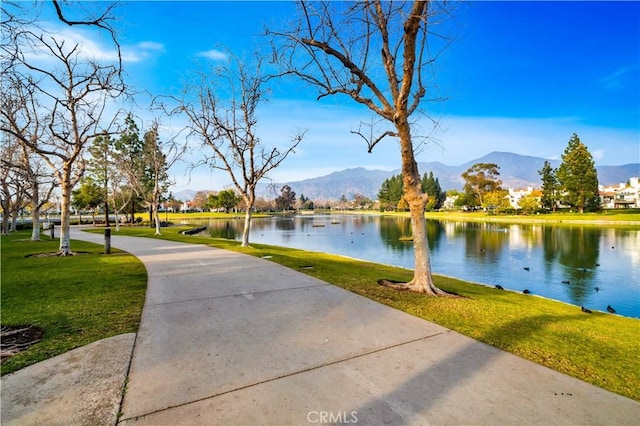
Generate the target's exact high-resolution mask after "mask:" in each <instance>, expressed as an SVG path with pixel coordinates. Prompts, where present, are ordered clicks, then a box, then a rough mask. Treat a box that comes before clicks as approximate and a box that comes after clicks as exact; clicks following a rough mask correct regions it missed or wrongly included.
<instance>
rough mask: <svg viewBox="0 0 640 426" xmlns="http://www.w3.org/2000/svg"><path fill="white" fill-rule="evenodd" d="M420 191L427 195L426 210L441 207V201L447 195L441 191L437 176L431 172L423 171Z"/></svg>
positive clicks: (442, 201)
mask: <svg viewBox="0 0 640 426" xmlns="http://www.w3.org/2000/svg"><path fill="white" fill-rule="evenodd" d="M422 192H424V193H425V194H427V195H428V196H429V199H428V200H427V205H426V207H425V209H426V210H427V211H433V210H438V209H439V208H440V207H442V203H444V200H445V199H446V198H447V195H446V194H445V193H444V192H443V191H442V188H441V187H440V182H439V181H438V178H434V177H433V172H429V174H428V175H427V173H426V172H425V173H424V175H422Z"/></svg>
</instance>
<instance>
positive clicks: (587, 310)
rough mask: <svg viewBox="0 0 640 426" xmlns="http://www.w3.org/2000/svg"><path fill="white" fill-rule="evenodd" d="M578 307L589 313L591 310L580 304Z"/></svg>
mask: <svg viewBox="0 0 640 426" xmlns="http://www.w3.org/2000/svg"><path fill="white" fill-rule="evenodd" d="M580 309H582V312H584V313H585V314H590V313H591V310H590V309H587V308H585V307H584V306H580Z"/></svg>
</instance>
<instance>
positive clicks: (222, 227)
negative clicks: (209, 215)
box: [207, 220, 242, 240]
mask: <svg viewBox="0 0 640 426" xmlns="http://www.w3.org/2000/svg"><path fill="white" fill-rule="evenodd" d="M239 226H240V223H239V222H238V221H230V220H212V221H209V223H208V224H207V228H208V230H209V235H211V236H212V237H213V238H226V239H229V240H235V239H237V238H238V236H239V235H240V233H241V232H242V230H241V229H240V228H239Z"/></svg>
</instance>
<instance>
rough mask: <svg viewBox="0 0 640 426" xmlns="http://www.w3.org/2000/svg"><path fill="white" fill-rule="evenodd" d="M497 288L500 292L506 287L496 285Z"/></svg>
mask: <svg viewBox="0 0 640 426" xmlns="http://www.w3.org/2000/svg"><path fill="white" fill-rule="evenodd" d="M496 288H497V289H498V290H504V287H502V286H501V285H500V284H496Z"/></svg>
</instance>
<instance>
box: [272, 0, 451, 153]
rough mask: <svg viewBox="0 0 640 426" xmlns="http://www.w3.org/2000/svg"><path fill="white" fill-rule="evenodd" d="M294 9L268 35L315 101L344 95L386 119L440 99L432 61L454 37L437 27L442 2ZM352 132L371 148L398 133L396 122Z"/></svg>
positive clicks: (277, 57)
mask: <svg viewBox="0 0 640 426" xmlns="http://www.w3.org/2000/svg"><path fill="white" fill-rule="evenodd" d="M299 9H300V14H301V17H302V18H301V19H300V20H299V21H298V22H297V23H296V24H295V26H294V28H293V29H291V30H288V31H286V32H278V31H270V32H269V33H268V34H270V35H271V36H272V48H273V59H274V61H276V62H277V63H278V64H279V65H280V66H281V67H282V74H283V75H295V76H297V77H299V78H300V79H302V80H303V81H305V82H307V83H309V84H310V85H312V86H313V87H314V88H316V89H318V96H317V99H321V98H323V97H326V96H329V95H336V94H338V95H346V96H348V97H350V98H351V99H353V100H354V101H356V102H358V103H360V104H362V105H364V106H366V107H367V108H369V109H370V110H371V111H372V112H374V113H375V114H377V115H378V116H380V117H382V118H383V119H385V120H387V121H388V122H390V123H394V122H395V121H396V120H397V119H398V116H399V115H406V117H409V116H411V115H412V114H414V112H416V111H417V110H419V108H420V105H421V102H422V101H423V100H427V101H440V100H443V98H442V97H441V96H439V95H438V94H437V92H436V90H435V89H436V85H435V81H434V70H433V68H432V66H433V64H434V63H435V61H436V60H437V59H438V57H439V56H440V54H441V53H442V51H444V49H445V48H446V47H447V46H448V45H449V44H450V43H451V38H450V37H446V36H443V35H440V34H438V33H437V32H435V28H436V24H437V22H438V21H437V20H438V19H440V16H442V15H448V13H449V12H448V8H447V7H446V3H437V2H426V1H416V2H406V1H403V2H397V1H362V2H313V3H311V2H300V3H299ZM409 33H411V34H412V36H411V37H408V34H409ZM413 35H414V36H413ZM434 40H435V41H434ZM427 94H429V97H428V98H427V99H425V97H426V96H427ZM363 124H366V123H363ZM356 133H358V134H360V136H362V137H363V138H365V140H367V142H368V150H369V152H371V151H372V150H373V148H374V147H375V146H376V145H377V144H378V143H379V142H380V141H381V140H382V139H384V138H385V137H387V136H392V137H397V136H398V134H397V132H396V131H395V129H393V128H388V129H386V130H381V131H379V132H378V133H377V134H371V132H361V131H359V132H356Z"/></svg>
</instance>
